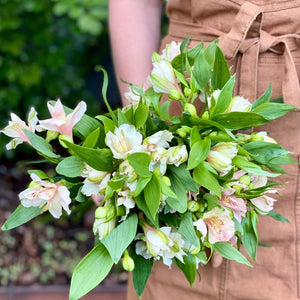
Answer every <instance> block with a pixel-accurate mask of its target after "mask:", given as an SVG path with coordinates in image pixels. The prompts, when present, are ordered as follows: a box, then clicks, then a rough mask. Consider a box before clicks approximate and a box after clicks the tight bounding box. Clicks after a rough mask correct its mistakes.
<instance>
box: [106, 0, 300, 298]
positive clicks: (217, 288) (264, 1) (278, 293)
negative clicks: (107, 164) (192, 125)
mask: <svg viewBox="0 0 300 300" xmlns="http://www.w3.org/2000/svg"><path fill="white" fill-rule="evenodd" d="M162 8H163V0H121V1H120V0H110V2H109V18H110V20H109V22H110V37H111V44H112V51H113V58H114V65H115V71H116V75H117V78H118V80H119V89H120V92H121V95H122V97H123V98H122V101H123V104H124V105H126V104H127V103H128V102H127V99H126V97H125V96H124V93H125V92H127V91H128V85H126V84H125V83H123V82H122V81H121V79H122V80H124V81H127V82H131V83H134V84H137V85H143V84H145V85H144V86H145V87H147V77H148V75H149V74H150V73H151V70H152V63H151V54H152V52H153V51H158V50H159V49H160V52H161V51H162V49H164V48H165V47H166V45H169V44H171V43H173V42H176V43H177V44H175V43H173V45H177V46H178V43H180V42H182V41H183V40H184V39H185V38H187V37H191V40H190V42H189V44H188V47H193V46H195V45H197V44H199V43H200V42H201V41H204V45H208V43H210V42H211V41H213V40H215V39H219V46H220V47H221V49H222V51H223V53H224V55H225V57H226V59H227V61H228V63H229V65H230V66H232V69H231V71H232V73H236V85H235V91H234V93H235V94H236V95H241V96H243V97H244V98H246V99H249V101H250V102H251V101H253V100H254V99H256V98H257V97H259V96H260V95H262V94H263V93H264V91H265V90H266V89H267V87H268V85H269V84H270V83H271V84H272V91H273V94H272V98H274V99H275V98H279V97H283V101H284V102H285V103H288V104H292V105H295V106H298V107H299V106H300V87H299V77H300V23H299V13H300V1H299V0H294V1H280V0H274V1H269V0H252V1H243V0H221V1H217V0H212V1H204V0H184V1H180V0H169V1H168V3H167V13H168V16H169V20H170V26H169V31H168V34H167V36H166V37H165V38H164V39H163V40H162V42H161V41H160V23H161V11H162ZM172 110H173V113H174V114H176V113H178V107H176V106H175V105H173V107H172ZM260 130H261V129H260ZM263 130H265V131H267V132H269V133H270V135H271V136H272V137H273V138H275V139H276V141H277V142H278V143H280V144H282V145H283V146H284V147H285V148H287V149H289V150H290V151H291V152H292V156H293V157H294V158H295V159H297V160H298V162H299V157H300V110H299V109H297V110H294V111H292V112H290V113H289V114H288V115H286V116H284V117H282V118H280V119H279V120H275V121H272V122H270V123H269V124H268V125H266V126H265V127H264V129H263ZM286 172H287V173H289V174H294V175H299V166H298V165H297V164H293V165H289V166H288V168H287V169H286ZM280 181H281V182H287V181H288V182H289V183H288V185H286V186H284V187H283V188H282V190H281V191H280V195H279V197H278V198H277V199H278V201H277V203H276V210H277V211H278V212H279V213H280V214H282V215H284V216H285V217H287V218H288V219H289V223H288V224H287V223H285V224H282V223H279V222H275V221H274V222H273V221H272V220H270V219H269V218H268V220H266V222H265V220H264V219H262V220H261V222H260V223H259V224H258V229H259V233H260V236H259V241H260V242H261V243H262V244H264V245H271V246H272V248H269V247H261V248H260V251H259V254H258V257H257V261H256V262H254V263H253V266H254V267H253V268H249V267H247V266H243V265H240V264H238V263H236V262H233V261H229V260H225V259H224V260H223V261H222V262H221V263H220V266H218V267H213V263H212V264H208V265H206V266H204V267H203V268H202V271H201V274H202V278H201V281H200V282H196V283H195V284H194V286H193V288H190V286H189V284H188V282H187V281H186V279H185V278H184V275H183V274H182V272H181V271H180V270H179V269H177V268H176V267H172V271H170V270H169V269H168V268H167V267H166V266H164V265H163V264H161V263H159V264H155V265H154V267H153V272H152V274H151V275H150V277H149V280H148V283H147V286H146V288H145V291H144V294H143V297H142V299H146V300H148V299H158V300H159V299H186V298H189V299H220V300H221V299H222V300H225V299H228V300H229V299H230V300H238V299H270V300H271V299H272V300H276V299H278V300H281V299H285V298H286V297H288V298H289V299H292V300H296V299H300V288H299V287H300V263H299V262H300V239H299V230H300V198H299V195H300V180H299V176H286V175H284V176H281V179H280ZM265 219H266V218H265ZM133 299H138V296H137V295H136V293H135V291H134V288H133V285H132V281H131V278H129V284H128V300H133Z"/></svg>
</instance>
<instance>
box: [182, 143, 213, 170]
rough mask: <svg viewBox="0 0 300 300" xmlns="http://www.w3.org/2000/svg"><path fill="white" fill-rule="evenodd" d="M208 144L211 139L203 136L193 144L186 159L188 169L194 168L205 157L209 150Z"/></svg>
mask: <svg viewBox="0 0 300 300" xmlns="http://www.w3.org/2000/svg"><path fill="white" fill-rule="evenodd" d="M210 145H211V140H210V138H208V137H205V138H204V139H203V140H199V141H198V142H196V143H194V144H193V146H192V148H191V151H190V155H189V159H188V167H187V168H188V170H191V169H194V168H196V167H197V166H198V165H199V164H200V163H201V162H202V161H204V160H205V159H206V157H207V155H208V152H209V150H210Z"/></svg>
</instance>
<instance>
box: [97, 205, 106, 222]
mask: <svg viewBox="0 0 300 300" xmlns="http://www.w3.org/2000/svg"><path fill="white" fill-rule="evenodd" d="M107 211H108V207H107V206H101V207H98V208H97V209H96V210H95V218H96V219H104V218H106V215H107Z"/></svg>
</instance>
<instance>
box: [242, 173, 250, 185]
mask: <svg viewBox="0 0 300 300" xmlns="http://www.w3.org/2000/svg"><path fill="white" fill-rule="evenodd" d="M239 182H240V183H241V184H245V185H249V184H250V183H251V177H250V176H249V175H243V176H241V177H240V179H239Z"/></svg>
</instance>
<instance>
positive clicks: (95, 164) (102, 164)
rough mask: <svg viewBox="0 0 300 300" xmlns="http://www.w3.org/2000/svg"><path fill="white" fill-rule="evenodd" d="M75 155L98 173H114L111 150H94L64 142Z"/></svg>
mask: <svg viewBox="0 0 300 300" xmlns="http://www.w3.org/2000/svg"><path fill="white" fill-rule="evenodd" d="M64 142H65V143H66V145H67V146H68V148H69V149H70V150H71V151H72V152H73V154H74V155H76V156H78V157H79V158H80V159H82V160H83V161H84V162H86V163H87V164H88V165H89V166H91V167H92V168H94V169H96V170H98V171H109V172H111V171H113V163H112V153H111V151H110V150H109V149H93V148H86V147H82V146H79V145H75V144H72V143H70V142H68V141H64Z"/></svg>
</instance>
